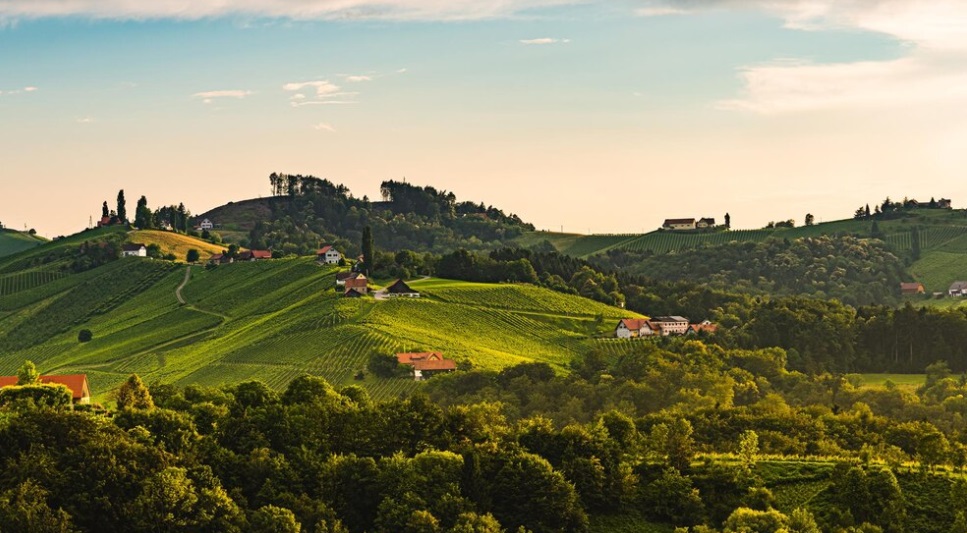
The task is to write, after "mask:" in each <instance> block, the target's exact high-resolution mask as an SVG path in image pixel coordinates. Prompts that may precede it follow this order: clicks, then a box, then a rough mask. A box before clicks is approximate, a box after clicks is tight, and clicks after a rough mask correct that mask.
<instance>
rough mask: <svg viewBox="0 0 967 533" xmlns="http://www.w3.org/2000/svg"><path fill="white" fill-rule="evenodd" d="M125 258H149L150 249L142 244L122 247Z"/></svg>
mask: <svg viewBox="0 0 967 533" xmlns="http://www.w3.org/2000/svg"><path fill="white" fill-rule="evenodd" d="M121 255H123V256H124V257H148V248H147V247H146V246H145V245H143V244H141V243H133V244H125V245H124V246H122V247H121Z"/></svg>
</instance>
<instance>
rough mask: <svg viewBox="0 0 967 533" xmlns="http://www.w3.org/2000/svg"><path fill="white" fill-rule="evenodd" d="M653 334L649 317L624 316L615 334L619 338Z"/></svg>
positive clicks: (616, 327)
mask: <svg viewBox="0 0 967 533" xmlns="http://www.w3.org/2000/svg"><path fill="white" fill-rule="evenodd" d="M651 334H652V331H651V328H650V327H649V325H648V319H647V318H622V319H621V320H620V321H618V325H617V326H615V328H614V336H615V337H618V338H619V339H633V338H635V337H645V336H648V335H651Z"/></svg>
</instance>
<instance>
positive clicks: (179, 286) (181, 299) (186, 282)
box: [175, 265, 191, 305]
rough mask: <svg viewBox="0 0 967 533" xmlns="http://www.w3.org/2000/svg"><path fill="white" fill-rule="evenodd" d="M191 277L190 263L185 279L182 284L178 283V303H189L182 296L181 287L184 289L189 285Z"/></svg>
mask: <svg viewBox="0 0 967 533" xmlns="http://www.w3.org/2000/svg"><path fill="white" fill-rule="evenodd" d="M190 279H191V265H188V268H187V269H186V270H185V279H184V281H182V282H181V285H178V288H177V289H175V297H176V298H178V303H180V304H181V305H185V304H186V303H187V302H185V299H184V298H183V297H182V296H181V289H184V288H185V285H188V280H190Z"/></svg>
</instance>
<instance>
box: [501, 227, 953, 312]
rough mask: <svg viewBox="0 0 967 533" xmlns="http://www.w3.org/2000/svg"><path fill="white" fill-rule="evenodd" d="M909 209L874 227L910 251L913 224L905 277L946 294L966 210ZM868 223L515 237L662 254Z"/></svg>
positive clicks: (584, 251) (570, 247)
mask: <svg viewBox="0 0 967 533" xmlns="http://www.w3.org/2000/svg"><path fill="white" fill-rule="evenodd" d="M912 213H913V216H911V217H908V218H903V219H895V220H881V221H877V225H878V226H879V229H880V231H882V232H883V233H884V234H885V236H886V237H885V239H886V242H887V243H889V244H890V245H891V246H892V247H893V248H895V249H896V250H899V251H901V252H903V251H908V250H910V248H911V237H910V230H911V229H912V228H913V227H917V228H919V231H920V241H921V246H920V247H921V257H920V259H919V260H918V261H916V262H915V263H914V264H913V265H911V267H910V268H909V272H910V274H911V276H912V277H913V278H914V279H916V280H917V281H920V282H922V283H923V284H924V286H925V287H926V290H927V292H928V293H929V292H946V290H947V287H949V285H950V284H951V283H952V282H954V281H957V280H967V211H965V210H938V209H920V210H915V211H913V212H912ZM871 225H872V222H871V221H867V220H852V219H850V220H837V221H833V222H826V223H822V224H816V225H814V226H809V227H805V226H804V227H798V228H782V229H772V230H765V229H759V230H733V231H728V232H715V233H689V232H668V231H653V232H651V233H645V234H643V235H615V236H611V235H576V234H560V233H552V232H532V233H528V234H526V235H524V236H523V237H521V238H519V239H518V243H519V244H520V245H522V246H525V247H526V246H532V245H535V244H537V243H540V242H542V241H544V240H547V241H548V242H550V243H551V244H552V245H554V246H555V247H556V248H557V249H558V250H559V251H561V252H562V253H567V254H570V255H574V256H577V257H587V256H590V255H594V254H597V253H603V252H606V251H608V250H610V249H612V248H627V249H630V250H636V251H643V250H651V251H653V252H655V253H667V252H669V251H672V250H680V249H684V248H693V247H696V246H702V245H705V244H711V245H715V244H725V243H728V242H732V241H739V242H747V241H751V242H761V241H764V240H766V239H768V238H770V237H776V238H787V239H798V238H801V237H813V236H818V235H833V234H837V233H850V234H856V235H860V236H869V235H870V229H871ZM922 299H923V298H919V299H918V300H922ZM958 302H960V300H958ZM926 303H930V304H931V305H951V304H950V301H946V300H941V301H936V302H932V301H928V302H926Z"/></svg>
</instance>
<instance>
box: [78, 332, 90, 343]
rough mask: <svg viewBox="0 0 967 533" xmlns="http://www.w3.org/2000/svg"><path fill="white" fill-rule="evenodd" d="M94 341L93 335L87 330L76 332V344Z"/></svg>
mask: <svg viewBox="0 0 967 533" xmlns="http://www.w3.org/2000/svg"><path fill="white" fill-rule="evenodd" d="M92 340H94V334H93V333H91V330H89V329H82V330H80V331H78V332H77V342H91V341H92Z"/></svg>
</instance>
